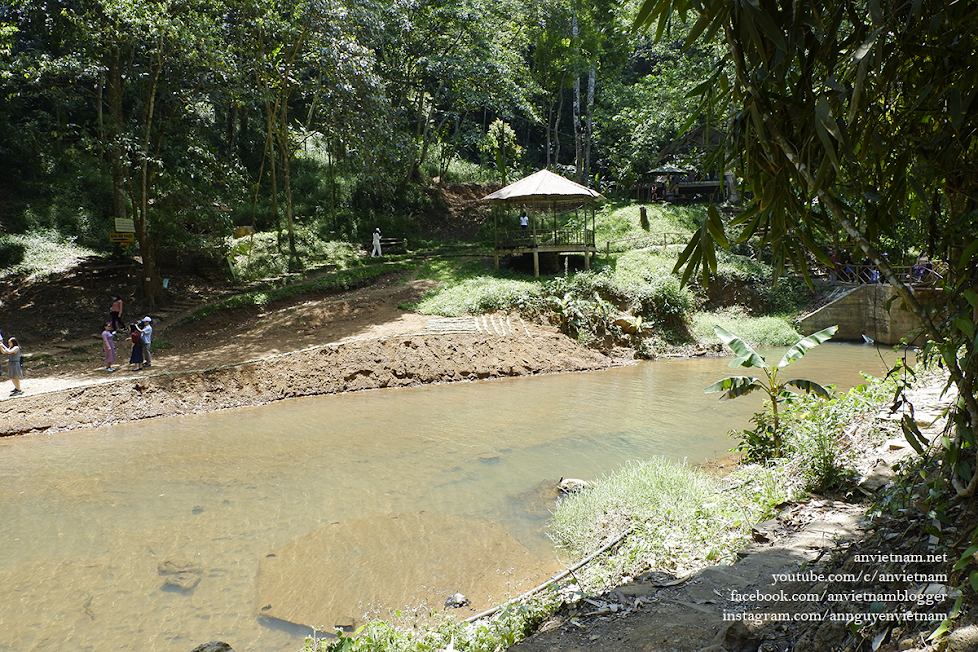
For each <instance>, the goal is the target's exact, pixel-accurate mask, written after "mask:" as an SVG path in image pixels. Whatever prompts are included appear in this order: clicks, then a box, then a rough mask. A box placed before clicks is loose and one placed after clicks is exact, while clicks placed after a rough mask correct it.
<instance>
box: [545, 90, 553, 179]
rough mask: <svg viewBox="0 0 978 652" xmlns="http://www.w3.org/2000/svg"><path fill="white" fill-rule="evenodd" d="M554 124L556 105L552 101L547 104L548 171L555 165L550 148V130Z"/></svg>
mask: <svg viewBox="0 0 978 652" xmlns="http://www.w3.org/2000/svg"><path fill="white" fill-rule="evenodd" d="M553 122H554V103H553V101H551V102H548V103H547V169H548V170H552V169H553V168H552V167H551V165H552V164H553V163H552V158H551V151H550V147H551V139H550V136H551V132H550V129H551V127H552V126H553Z"/></svg>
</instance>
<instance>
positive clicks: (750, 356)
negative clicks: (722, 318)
mask: <svg viewBox="0 0 978 652" xmlns="http://www.w3.org/2000/svg"><path fill="white" fill-rule="evenodd" d="M713 332H714V333H716V335H717V337H719V338H720V341H722V342H723V343H724V344H726V345H727V346H729V347H730V348H731V349H732V350H733V352H734V353H736V354H737V357H736V358H734V359H733V361H732V362H731V363H730V365H729V366H731V367H757V368H758V369H769V368H770V367H768V364H767V363H766V362H765V361H764V358H762V357H761V356H760V355H758V353H757V351H755V350H754V349H752V348H750V346H748V345H747V342H745V341H744V340H742V339H740V338H739V337H737V336H736V335H734V334H733V333H731V332H730V331H728V330H727V329H725V328H723V327H722V326H714V327H713ZM796 346H797V345H796ZM716 391H719V390H716Z"/></svg>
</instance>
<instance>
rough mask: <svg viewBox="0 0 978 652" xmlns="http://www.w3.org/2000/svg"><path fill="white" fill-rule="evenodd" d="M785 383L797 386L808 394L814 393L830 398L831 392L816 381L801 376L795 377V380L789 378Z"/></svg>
mask: <svg viewBox="0 0 978 652" xmlns="http://www.w3.org/2000/svg"><path fill="white" fill-rule="evenodd" d="M785 385H791V386H792V387H797V388H798V389H800V390H801V391H803V392H808V393H809V394H815V395H816V396H820V397H822V398H832V394H831V393H830V392H829V390H827V389H825V388H824V387H822V386H821V385H819V384H818V383H814V382H812V381H810V380H804V379H802V378H796V379H795V380H789V381H788V382H786V383H785Z"/></svg>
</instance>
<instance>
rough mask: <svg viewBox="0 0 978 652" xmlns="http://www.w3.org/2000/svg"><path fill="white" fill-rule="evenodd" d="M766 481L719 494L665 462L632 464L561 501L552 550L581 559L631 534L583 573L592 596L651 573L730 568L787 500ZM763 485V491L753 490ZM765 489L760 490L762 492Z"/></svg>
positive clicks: (716, 485) (710, 482) (713, 482)
mask: <svg viewBox="0 0 978 652" xmlns="http://www.w3.org/2000/svg"><path fill="white" fill-rule="evenodd" d="M758 478H761V480H759V481H758V482H756V483H750V484H751V487H752V489H751V491H752V492H753V493H751V494H747V493H745V492H744V491H743V486H745V485H747V484H748V483H746V482H744V483H742V484H741V487H740V488H739V489H737V490H731V491H721V489H722V488H723V486H722V483H721V481H720V480H718V479H716V478H715V477H713V476H711V475H708V474H706V473H704V472H700V471H697V470H695V469H692V468H690V467H688V466H686V465H685V464H681V463H678V462H671V461H668V460H665V459H663V458H652V459H650V460H646V461H643V462H633V463H630V464H628V465H626V466H624V467H623V468H622V469H620V470H619V471H617V472H615V473H614V474H612V475H610V476H606V477H604V478H601V479H600V480H598V481H596V482H595V483H594V484H593V486H591V487H588V488H585V489H584V490H582V491H580V492H578V493H576V494H572V495H570V496H568V497H566V498H564V499H562V500H561V501H560V503H559V504H558V506H557V509H556V511H555V512H554V517H553V521H552V523H551V538H552V539H553V541H554V543H555V544H556V545H557V546H558V548H560V549H561V550H564V551H565V552H566V553H568V554H569V555H570V556H571V557H572V558H574V559H579V558H583V557H585V556H587V555H589V554H591V553H593V552H595V551H596V550H598V549H600V548H601V547H602V546H603V545H604V544H605V543H607V542H608V541H609V540H611V539H613V538H614V537H616V536H618V535H619V534H620V533H621V532H623V531H625V530H626V529H627V528H628V527H632V528H633V533H632V534H631V535H629V537H628V538H627V540H626V541H625V542H623V543H622V544H621V545H619V546H618V547H617V548H616V551H615V552H614V553H613V554H610V555H608V556H607V557H605V558H604V559H603V560H602V561H600V562H599V563H594V564H591V565H589V566H587V567H585V568H584V569H582V570H581V571H580V572H578V573H577V576H578V578H582V579H583V580H584V582H585V585H586V588H587V589H588V590H596V589H599V588H603V587H607V586H610V585H613V584H614V583H616V582H618V581H619V580H620V579H621V578H622V577H624V576H625V575H630V574H633V573H636V572H641V571H642V570H647V569H659V570H688V569H691V568H697V567H702V566H707V565H711V564H715V563H719V562H721V561H727V562H728V563H732V561H733V560H734V558H735V553H736V551H737V550H739V549H740V548H742V547H743V546H744V544H745V543H746V542H747V540H748V538H749V537H750V527H751V525H753V524H754V523H755V522H756V521H757V520H758V519H759V518H761V516H762V515H764V514H766V513H767V512H768V511H769V510H770V506H771V505H772V504H776V503H777V502H780V500H782V499H783V498H784V495H783V493H782V491H781V490H780V489H779V486H780V485H779V483H777V482H775V481H772V480H770V479H768V480H766V481H764V480H763V478H765V476H764V474H763V473H760V474H759V475H758ZM754 484H758V485H759V486H758V487H754V486H753V485H754ZM759 489H760V490H759Z"/></svg>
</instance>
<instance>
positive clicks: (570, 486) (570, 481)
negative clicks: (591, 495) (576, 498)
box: [557, 478, 590, 494]
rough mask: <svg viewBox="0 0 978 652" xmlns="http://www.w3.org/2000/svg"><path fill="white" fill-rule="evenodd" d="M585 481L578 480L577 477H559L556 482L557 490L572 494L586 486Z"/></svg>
mask: <svg viewBox="0 0 978 652" xmlns="http://www.w3.org/2000/svg"><path fill="white" fill-rule="evenodd" d="M588 486H590V485H588V483H587V481H585V480H578V479H577V478H561V479H560V481H559V482H558V483H557V491H559V492H560V493H562V494H572V493H575V492H577V491H580V490H581V489H583V488H585V487H588Z"/></svg>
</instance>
